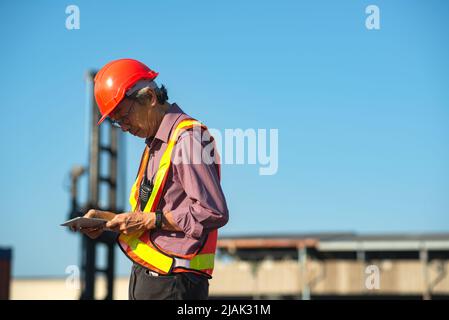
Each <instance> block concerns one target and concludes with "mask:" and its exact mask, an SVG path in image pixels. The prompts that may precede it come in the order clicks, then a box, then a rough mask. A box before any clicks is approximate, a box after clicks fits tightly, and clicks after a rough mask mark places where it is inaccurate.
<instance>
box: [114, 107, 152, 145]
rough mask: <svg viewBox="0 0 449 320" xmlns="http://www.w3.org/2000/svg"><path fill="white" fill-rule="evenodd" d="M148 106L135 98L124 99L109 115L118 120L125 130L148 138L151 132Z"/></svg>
mask: <svg viewBox="0 0 449 320" xmlns="http://www.w3.org/2000/svg"><path fill="white" fill-rule="evenodd" d="M146 111H147V110H146V108H145V107H144V106H142V105H140V104H139V102H138V101H136V100H134V99H128V98H125V99H123V100H122V101H121V102H120V103H119V105H118V106H117V108H115V110H114V111H113V112H111V114H110V115H109V117H110V118H111V119H112V120H115V121H118V122H119V124H120V128H121V129H122V130H123V131H124V132H129V133H131V134H132V135H133V136H137V137H140V138H147V137H148V134H149V131H150V130H149V128H148V121H146V119H147V116H148V115H147V112H146Z"/></svg>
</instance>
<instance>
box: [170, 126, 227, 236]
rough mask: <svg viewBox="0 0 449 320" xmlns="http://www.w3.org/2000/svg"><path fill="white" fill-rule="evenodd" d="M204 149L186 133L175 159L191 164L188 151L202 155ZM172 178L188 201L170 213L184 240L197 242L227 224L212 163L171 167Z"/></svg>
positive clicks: (196, 138)
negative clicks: (187, 160) (211, 231)
mask: <svg viewBox="0 0 449 320" xmlns="http://www.w3.org/2000/svg"><path fill="white" fill-rule="evenodd" d="M209 147H210V146H209ZM205 148H207V145H206V144H205V142H201V139H200V137H197V136H196V135H194V134H193V133H192V132H190V131H188V132H185V133H184V134H183V135H182V136H181V137H180V138H179V141H178V143H177V145H176V156H177V157H180V158H178V159H190V160H192V154H193V153H189V154H187V153H188V151H189V150H190V152H193V151H194V152H201V154H203V151H204V149H205ZM212 152H216V150H213V151H212ZM186 155H187V157H186ZM197 155H198V154H197ZM191 162H193V161H191ZM198 162H199V163H198ZM173 177H174V179H175V181H176V180H177V181H178V182H179V183H180V184H181V185H182V187H183V189H184V191H185V193H186V195H187V197H188V199H189V201H186V202H184V203H183V204H182V205H180V206H178V207H177V208H174V209H173V210H172V211H171V213H172V216H173V218H174V220H175V222H176V224H177V225H178V226H179V227H180V228H182V230H183V231H184V233H185V234H186V236H187V237H191V238H194V239H199V238H200V237H202V236H203V234H204V232H208V231H210V230H212V229H218V228H220V227H222V226H224V225H225V224H226V223H227V222H228V219H229V213H228V208H227V204H226V200H225V196H224V194H223V191H222V188H221V185H220V179H219V175H218V170H217V165H216V164H215V163H211V164H208V163H205V162H204V161H197V162H195V163H191V164H187V163H185V161H183V162H182V163H173Z"/></svg>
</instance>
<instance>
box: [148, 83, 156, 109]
mask: <svg viewBox="0 0 449 320" xmlns="http://www.w3.org/2000/svg"><path fill="white" fill-rule="evenodd" d="M146 92H147V97H148V101H147V103H149V104H150V107H151V108H154V107H156V105H157V96H156V92H155V91H154V90H153V89H150V88H146Z"/></svg>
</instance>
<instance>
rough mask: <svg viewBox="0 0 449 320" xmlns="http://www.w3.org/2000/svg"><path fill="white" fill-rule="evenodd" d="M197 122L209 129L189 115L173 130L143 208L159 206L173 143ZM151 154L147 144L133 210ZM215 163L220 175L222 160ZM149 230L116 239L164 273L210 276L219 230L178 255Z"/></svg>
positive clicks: (129, 253) (140, 260)
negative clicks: (194, 248) (156, 240)
mask: <svg viewBox="0 0 449 320" xmlns="http://www.w3.org/2000/svg"><path fill="white" fill-rule="evenodd" d="M194 126H201V127H202V128H204V129H207V128H206V127H205V126H204V125H203V124H201V123H200V122H198V121H197V120H193V119H186V120H183V121H181V122H180V123H179V124H178V125H177V126H176V129H175V130H174V132H173V133H172V134H171V136H170V139H169V141H168V144H167V149H166V150H165V152H164V154H163V155H162V158H161V160H160V163H159V168H158V170H157V172H156V176H155V179H154V184H153V190H152V192H151V195H150V198H149V199H148V202H147V204H146V206H145V209H144V210H143V212H148V213H149V212H154V211H155V210H156V209H157V206H158V203H159V200H160V198H161V196H162V192H163V190H164V185H165V181H166V179H167V176H168V172H169V169H170V165H171V161H172V159H171V158H172V153H173V149H174V146H175V144H176V142H177V140H178V138H179V136H180V134H181V132H182V130H187V129H189V128H192V127H194ZM215 155H216V157H218V154H217V152H215ZM148 158H149V148H148V146H146V147H145V150H144V152H143V155H142V159H141V162H140V166H139V171H138V173H137V177H136V181H135V182H134V184H133V186H132V188H131V193H130V196H129V203H130V205H131V208H132V210H133V211H138V210H139V190H140V184H141V182H142V179H143V176H144V174H145V170H146V167H147V165H146V164H147V163H148ZM216 160H217V159H216ZM216 164H217V170H218V175H219V177H220V165H219V161H216ZM150 232H151V231H150ZM150 232H148V231H145V232H141V233H136V234H132V235H124V234H120V236H119V237H118V239H117V241H118V244H119V246H120V248H121V249H122V251H123V252H124V253H125V254H126V256H127V257H128V258H130V259H131V260H132V261H133V262H135V263H137V264H139V265H141V266H142V267H144V268H147V269H150V270H152V271H155V272H157V273H159V274H163V275H165V274H169V273H171V272H185V271H190V272H196V273H200V274H203V275H206V276H207V277H209V278H211V276H212V272H213V268H214V260H215V250H216V246H217V237H218V232H217V230H213V231H211V232H209V234H208V236H207V238H206V241H205V243H204V245H203V246H202V247H201V248H200V249H199V250H197V252H195V253H193V254H190V255H186V256H178V255H176V254H174V253H171V252H168V251H166V250H164V249H163V248H159V247H158V246H156V244H154V243H153V242H152V241H151V237H150Z"/></svg>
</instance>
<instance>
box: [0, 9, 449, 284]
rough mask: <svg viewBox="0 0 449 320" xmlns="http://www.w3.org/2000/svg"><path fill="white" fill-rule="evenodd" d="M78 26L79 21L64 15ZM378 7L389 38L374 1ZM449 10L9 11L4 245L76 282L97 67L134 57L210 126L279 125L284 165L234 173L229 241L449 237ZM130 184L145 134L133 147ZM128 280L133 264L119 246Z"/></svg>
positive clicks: (29, 266) (24, 263)
mask: <svg viewBox="0 0 449 320" xmlns="http://www.w3.org/2000/svg"><path fill="white" fill-rule="evenodd" d="M70 4H75V5H77V6H78V7H79V9H80V19H81V20H80V27H81V28H80V29H79V30H67V29H66V28H65V20H66V17H67V15H66V13H65V8H66V7H67V6H68V5H70ZM370 4H375V5H377V6H379V8H380V21H381V29H380V30H368V29H366V27H365V19H366V17H367V15H366V14H365V8H366V7H367V6H368V5H370ZM448 15H449V3H448V2H447V1H443V0H441V1H436V0H432V1H413V0H408V1H405V0H404V1H400V0H398V1H379V0H376V1H330V0H329V1H294V0H291V1H276V2H274V1H260V0H259V1H250V0H247V1H234V0H233V1H220V2H218V1H203V0H202V1H194V2H188V3H187V2H185V1H158V2H156V1H127V2H122V1H95V2H94V1H75V2H65V1H14V2H13V1H8V2H6V1H2V2H1V4H0V23H1V28H0V38H1V39H2V50H1V58H2V59H0V68H1V70H2V73H1V75H0V87H1V90H0V101H1V105H0V108H1V114H2V116H3V123H2V126H0V139H1V145H2V150H3V152H2V157H1V158H0V161H1V162H0V170H1V177H2V179H1V182H0V194H1V200H2V204H3V206H2V213H1V216H2V223H0V246H12V247H13V249H14V253H13V255H14V261H13V272H14V275H15V276H46V275H53V276H58V275H64V270H65V268H66V266H67V265H70V264H77V263H78V261H79V238H78V237H77V236H74V235H72V234H69V233H68V232H66V231H65V230H63V229H62V228H61V227H59V224H60V223H61V222H62V221H64V220H65V219H66V216H67V212H68V210H69V194H68V192H67V190H66V188H65V187H64V186H65V185H66V183H67V175H68V172H69V171H70V169H71V168H72V166H74V165H76V164H82V165H85V164H86V163H87V155H88V152H87V151H88V149H87V148H88V145H87V144H86V139H87V135H86V132H87V129H86V121H85V120H86V117H87V115H86V82H85V79H84V74H85V72H86V71H87V70H88V69H89V68H99V67H101V66H102V65H104V64H105V63H107V62H108V61H110V60H112V59H117V58H123V57H131V58H135V59H139V60H142V61H143V62H145V63H146V64H148V65H149V66H150V67H151V68H153V69H155V70H157V71H158V72H160V76H159V77H158V79H159V82H160V83H164V84H165V85H166V86H167V88H168V90H169V96H170V98H171V101H172V102H177V103H178V104H179V105H180V106H181V107H182V108H183V109H184V111H186V112H187V113H189V114H190V115H192V116H194V117H196V118H198V119H200V120H202V121H204V122H205V123H206V124H207V125H208V126H209V127H212V128H217V129H220V130H224V129H225V128H242V129H247V128H255V129H259V128H262V129H263V128H265V129H270V128H274V129H278V130H279V170H278V172H277V174H276V175H272V176H261V175H259V174H258V172H259V171H258V166H257V165H225V166H224V167H223V189H224V192H225V195H226V197H227V201H228V206H229V209H230V221H229V223H228V225H226V226H225V227H224V228H223V229H222V230H221V234H223V235H232V234H255V233H281V232H320V231H355V232H360V233H364V232H443V231H447V230H448V229H449V218H448V213H449V212H448V209H449V197H448V196H447V195H448V191H449V166H448V163H449V148H448V146H449V125H448V120H449V90H448V87H449V72H448V71H449V59H448V57H449V45H448V41H447V30H449V20H448V19H447V18H448ZM126 143H127V149H126V169H127V171H126V177H127V179H126V181H127V186H126V189H128V187H129V186H130V185H131V183H132V177H133V176H134V174H135V170H136V166H137V165H138V161H139V157H140V153H141V150H142V148H143V140H142V139H138V138H136V137H127V138H126ZM117 255H118V257H117V261H118V263H119V268H118V270H119V273H121V274H126V273H127V272H128V267H129V263H128V262H127V261H126V258H124V257H123V256H122V255H121V253H120V252H119V251H117Z"/></svg>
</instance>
